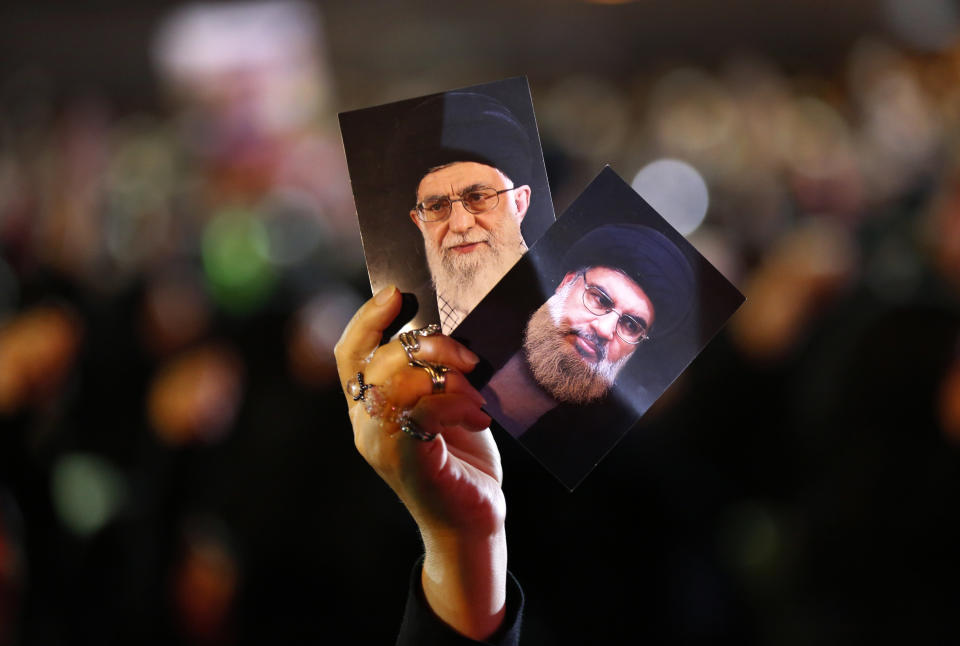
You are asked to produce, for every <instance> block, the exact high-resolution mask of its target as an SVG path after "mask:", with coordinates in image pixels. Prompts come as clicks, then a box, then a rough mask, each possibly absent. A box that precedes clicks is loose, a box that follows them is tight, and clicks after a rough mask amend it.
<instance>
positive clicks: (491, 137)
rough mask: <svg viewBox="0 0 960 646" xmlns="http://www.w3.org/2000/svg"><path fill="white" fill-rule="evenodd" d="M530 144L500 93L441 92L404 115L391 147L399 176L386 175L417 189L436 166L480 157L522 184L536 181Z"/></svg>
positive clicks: (412, 190) (390, 165)
mask: <svg viewBox="0 0 960 646" xmlns="http://www.w3.org/2000/svg"><path fill="white" fill-rule="evenodd" d="M530 148H531V144H530V137H529V136H528V135H527V132H526V131H525V130H524V128H523V126H522V124H521V123H520V122H519V121H518V120H517V118H516V117H515V116H514V115H513V113H512V112H510V110H509V109H508V108H507V107H506V106H505V105H503V104H502V103H500V102H499V101H497V100H496V99H494V98H491V97H489V96H486V95H484V94H477V93H475V92H447V93H445V94H438V95H436V96H433V97H430V98H428V99H426V100H424V101H423V102H422V103H419V104H418V105H417V106H416V107H415V108H413V109H412V110H410V112H408V113H407V114H406V115H404V116H403V117H402V118H401V120H400V124H399V127H398V129H397V131H396V133H395V135H394V137H393V140H392V142H391V144H390V146H389V149H388V152H387V155H388V159H387V168H388V169H391V171H392V172H393V175H394V176H393V177H388V178H386V181H387V182H389V183H391V184H394V185H397V186H402V187H404V188H403V190H404V191H409V194H410V195H413V193H415V192H416V190H417V186H418V185H419V183H420V180H421V179H422V178H423V176H424V175H426V174H427V172H428V171H429V170H430V169H431V168H435V167H437V166H443V165H446V164H451V163H453V162H478V163H480V164H486V165H487V166H492V167H494V168H497V169H499V170H500V171H501V172H502V173H504V174H505V175H506V176H507V177H509V178H510V179H511V180H512V181H513V183H514V186H520V185H522V184H527V183H528V182H529V181H530ZM388 172H390V171H388ZM408 187H409V188H408Z"/></svg>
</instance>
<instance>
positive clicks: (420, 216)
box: [413, 185, 522, 223]
mask: <svg viewBox="0 0 960 646" xmlns="http://www.w3.org/2000/svg"><path fill="white" fill-rule="evenodd" d="M521 187H522V185H521V186H511V187H510V188H504V189H501V190H499V191H498V190H497V189H495V188H493V187H492V186H484V187H481V188H480V189H478V188H477V187H472V188H467V189H464V190H463V191H461V192H460V193H459V194H458V195H459V196H460V197H459V198H458V199H456V200H451V199H450V197H449V196H447V195H444V196H443V197H444V198H445V199H446V200H447V201H449V202H450V211H449V212H448V213H447V214H446V215H445V216H444V217H442V218H438V219H436V220H427V219H426V218H424V217H423V205H424V202H422V201H421V202H418V203H417V204H415V205H414V207H413V210H414V211H416V213H417V218H418V219H419V220H420V221H421V222H428V223H429V222H445V221H447V220H449V219H450V216H451V215H453V205H454V204H456V203H457V202H460V204H462V205H463V208H464V210H465V211H466V212H467V213H469V214H470V215H480V214H481V213H487V212H488V211H492V210H494V209H495V208H497V207H498V206H500V194H501V193H506V192H507V191H513V190H515V189H518V188H521ZM482 189H490V190H492V191H494V195H493V197H495V198H496V199H497V202H496V204H494V205H493V206H491V207H490V208H488V209H484V210H483V211H472V210H471V209H470V207H468V206H467V203H466V202H465V201H464V197H463V196H464V195H466V194H467V193H470V192H473V191H477V190H482Z"/></svg>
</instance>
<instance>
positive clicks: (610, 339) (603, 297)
mask: <svg viewBox="0 0 960 646" xmlns="http://www.w3.org/2000/svg"><path fill="white" fill-rule="evenodd" d="M563 271H564V274H563V278H562V279H561V280H560V281H559V283H558V284H557V286H556V288H555V290H554V293H553V294H551V295H550V297H549V298H548V299H547V301H546V302H545V303H543V305H541V306H540V307H539V308H538V309H537V310H536V311H535V312H534V313H533V315H532V316H531V317H530V319H529V321H528V322H527V325H526V330H525V333H524V339H523V346H522V348H521V350H520V351H518V352H517V353H516V354H514V355H513V356H512V357H511V358H510V359H509V360H508V361H507V363H506V364H505V365H504V366H503V367H502V368H501V369H500V370H498V371H497V372H496V373H495V374H494V375H493V377H492V378H491V379H490V381H489V382H488V383H487V385H486V386H485V387H484V389H483V390H481V393H482V394H483V396H484V398H485V399H486V400H487V404H486V406H484V409H485V410H486V411H487V412H488V413H490V414H491V415H492V416H493V417H494V418H495V419H496V420H497V421H498V422H500V424H501V425H502V426H503V427H504V428H505V429H506V430H507V431H508V432H509V433H510V434H511V435H513V436H514V437H521V436H523V435H524V434H526V433H527V432H528V430H530V429H531V427H533V426H535V425H536V424H537V422H538V420H541V418H542V417H543V416H544V415H545V414H546V413H548V412H551V411H553V410H554V409H556V408H558V407H560V406H585V405H588V404H595V403H598V402H602V401H603V400H604V399H605V398H606V397H607V396H608V394H609V392H610V390H611V388H612V387H613V386H614V385H615V383H616V380H617V376H618V375H619V374H620V372H621V371H622V370H623V369H624V368H625V366H626V365H627V364H628V362H629V361H630V360H631V359H632V358H634V357H635V355H636V352H637V349H638V348H639V347H640V346H641V344H643V343H644V342H645V341H648V340H649V339H651V338H653V337H655V336H657V335H661V336H662V335H666V334H669V333H670V332H671V331H672V330H674V329H676V328H677V327H678V326H679V325H680V324H681V323H682V322H683V321H684V320H685V318H686V316H687V314H688V312H689V311H690V309H691V305H692V300H693V298H694V294H693V289H694V279H693V273H692V270H691V268H690V266H689V263H688V262H687V260H686V258H685V257H684V255H683V253H682V252H681V251H680V250H679V249H678V248H677V247H676V246H675V245H674V244H673V243H672V242H670V240H668V239H667V238H666V236H664V235H663V234H661V233H659V232H658V231H656V230H654V229H651V228H650V227H646V226H640V225H628V224H611V225H604V226H601V227H597V228H596V229H593V230H592V231H590V232H589V233H587V234H586V235H585V236H583V237H582V238H581V239H580V240H578V241H577V242H576V243H574V244H573V245H572V246H571V247H570V249H569V250H568V251H567V252H566V253H565V255H564V258H563ZM639 368H640V369H642V367H639ZM542 430H543V431H544V432H545V434H546V435H549V434H550V429H542Z"/></svg>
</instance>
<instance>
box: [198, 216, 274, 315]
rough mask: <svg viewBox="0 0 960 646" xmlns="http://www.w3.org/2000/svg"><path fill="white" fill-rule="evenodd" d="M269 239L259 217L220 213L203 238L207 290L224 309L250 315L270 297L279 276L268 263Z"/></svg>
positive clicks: (208, 226) (209, 225)
mask: <svg viewBox="0 0 960 646" xmlns="http://www.w3.org/2000/svg"><path fill="white" fill-rule="evenodd" d="M269 248H270V237H269V234H268V233H267V228H266V227H265V226H264V224H263V222H262V221H261V220H260V218H259V215H258V214H257V213H254V212H251V211H245V210H227V211H224V212H221V213H219V214H217V215H216V217H214V219H213V220H212V221H211V222H210V223H209V224H208V225H207V228H206V230H205V231H204V234H203V268H204V271H205V272H206V277H207V286H208V287H209V289H210V292H211V294H212V295H213V298H214V299H215V300H216V301H217V302H218V303H219V304H220V306H221V307H223V308H224V309H226V310H227V311H229V312H233V313H235V314H247V313H249V312H251V311H252V310H254V309H256V308H258V307H260V306H261V305H263V304H264V302H265V301H266V300H267V299H268V298H269V297H270V294H271V293H272V291H273V288H274V286H275V283H276V280H277V276H276V273H275V272H274V270H273V268H272V266H271V265H270V262H269V260H268V255H269Z"/></svg>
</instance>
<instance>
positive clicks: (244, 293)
mask: <svg viewBox="0 0 960 646" xmlns="http://www.w3.org/2000/svg"><path fill="white" fill-rule="evenodd" d="M958 36H960V7H958V4H957V3H956V2H954V1H953V0H844V1H842V2H829V3H828V2H805V1H803V0H785V1H783V2H778V3H767V2H762V1H761V0H731V1H729V2H723V3H717V2H709V1H708V0H677V1H675V2H671V3H651V2H626V3H618V2H611V1H610V0H607V1H606V2H596V3H590V2H578V1H574V0H555V1H553V2H533V1H532V0H520V1H518V2H502V1H501V2H489V3H485V4H477V5H473V4H471V5H470V6H469V7H467V6H465V5H461V4H460V3H446V2H440V1H439V0H426V1H424V2H419V3H416V4H415V6H405V5H402V4H401V3H393V2H387V1H386V0H374V1H371V2H345V1H330V2H322V3H321V2H312V3H311V2H305V1H298V0H278V1H265V2H247V3H216V4H174V3H163V2H149V3H148V2H136V1H127V2H122V3H121V2H116V1H111V0H101V1H98V2H92V3H69V2H40V3H36V2H33V3H26V2H14V3H5V5H4V8H3V9H0V646H7V645H14V644H44V645H49V644H52V645H56V644H85V643H99V644H113V643H144V644H153V643H156V644H222V645H228V644H246V643H290V644H299V643H304V644H306V643H311V644H317V643H329V642H331V641H332V642H334V643H364V644H365V643H392V639H393V637H394V635H395V632H396V629H397V627H398V625H399V620H400V616H401V613H402V609H403V603H404V600H405V597H406V591H407V585H408V579H409V572H410V568H411V567H412V564H413V562H414V560H415V559H416V557H417V556H418V554H419V552H420V547H419V543H418V538H417V535H416V532H415V528H414V526H413V524H412V522H411V521H409V520H408V519H407V517H406V514H405V512H404V510H403V509H402V507H401V505H400V504H399V503H398V502H397V501H396V499H395V498H394V496H393V495H392V494H391V492H390V491H389V490H388V489H387V487H386V486H385V485H383V484H382V483H381V482H380V481H379V479H378V478H377V477H376V475H375V474H374V473H373V471H372V470H370V469H369V468H368V467H367V466H366V465H365V464H364V463H363V461H362V459H361V458H360V457H359V456H358V455H357V454H356V452H355V450H354V448H353V442H352V437H351V433H350V431H349V426H348V424H347V419H346V415H345V407H344V405H343V400H342V395H341V394H340V392H339V390H338V386H337V382H336V376H335V368H334V365H333V358H332V352H331V350H332V347H333V344H334V343H335V342H336V340H337V338H338V337H339V334H340V331H341V329H342V327H343V325H344V324H345V322H346V321H347V320H348V318H349V316H350V315H351V314H352V312H353V311H354V310H355V308H356V307H357V306H358V305H359V304H360V303H361V302H362V301H363V300H364V299H365V298H367V297H368V296H369V287H368V283H367V280H366V275H365V270H364V264H363V257H362V252H361V247H360V240H359V233H358V230H357V227H356V224H355V214H354V208H353V200H352V196H351V194H350V184H349V179H348V177H347V174H346V169H345V162H344V156H343V152H342V148H341V145H340V141H339V134H338V131H337V128H336V113H337V112H338V111H343V110H351V109H356V108H360V107H366V106H368V105H373V104H377V103H383V102H388V101H394V100H399V99H404V98H410V97H413V96H417V95H420V94H424V93H429V92H437V91H443V90H447V89H452V88H456V87H462V86H466V85H471V84H475V83H482V82H487V81H492V80H496V79H499V78H503V77H506V76H513V75H519V74H525V75H527V76H528V77H529V79H530V83H531V87H532V92H533V100H534V107H535V109H536V111H537V115H538V120H539V125H540V132H541V137H542V140H543V144H544V152H545V157H546V162H547V171H548V174H549V176H550V181H551V186H552V190H553V197H554V202H555V206H556V211H557V213H558V214H559V213H561V212H562V210H563V209H564V208H565V207H566V205H567V204H569V203H570V202H571V201H572V199H573V198H574V197H575V196H576V195H577V194H578V193H579V192H580V191H581V190H582V188H583V187H584V186H585V185H586V184H587V183H588V182H589V180H590V179H592V177H593V176H594V175H595V174H596V173H597V172H598V171H599V170H600V168H602V166H603V164H605V163H609V164H611V165H612V166H613V168H614V170H616V171H617V172H618V173H620V174H621V175H622V176H623V177H624V178H625V179H627V181H631V182H632V183H633V185H634V187H635V188H636V189H637V190H638V191H639V192H640V193H641V195H643V196H644V197H645V198H647V199H648V201H650V202H651V203H652V204H653V205H654V206H655V207H657V208H658V209H660V210H661V212H663V213H664V215H665V216H666V217H667V218H668V219H669V220H670V221H671V222H672V223H673V224H674V225H675V226H676V227H677V228H678V229H680V230H681V231H683V232H684V234H685V235H688V236H689V239H690V240H691V242H693V244H694V245H695V246H696V247H697V248H698V249H700V251H701V252H702V253H703V254H704V255H706V256H707V257H708V258H709V259H710V260H711V261H712V262H714V264H716V265H717V267H718V268H719V269H720V270H721V271H722V272H723V273H724V274H725V275H726V276H727V277H728V278H729V279H730V280H731V281H733V283H734V284H736V285H737V286H738V287H739V288H740V289H741V290H742V291H743V292H744V293H745V294H746V296H747V298H748V301H747V303H746V305H745V306H744V307H743V308H742V310H741V311H740V312H739V313H738V314H737V315H736V317H735V318H734V319H733V320H732V321H731V323H730V324H729V325H728V326H727V328H726V329H725V330H724V331H723V332H722V333H721V334H720V335H719V336H718V337H717V338H716V339H715V340H714V342H713V343H712V344H711V345H710V346H709V348H708V349H707V350H706V352H704V354H703V355H702V356H701V357H699V358H698V359H697V360H696V361H695V362H694V363H693V365H692V366H691V367H690V368H689V369H688V370H687V372H686V373H685V374H684V375H683V376H681V378H680V379H679V380H678V381H677V382H676V383H675V384H674V386H673V387H672V388H671V389H670V390H669V391H668V392H667V394H666V395H665V396H664V398H663V399H662V400H661V401H660V402H659V403H658V404H657V406H656V407H655V408H654V409H653V410H651V411H650V412H649V413H648V414H647V415H646V417H645V418H644V419H643V420H642V421H641V422H640V423H639V424H638V425H637V426H636V427H635V428H634V429H633V430H632V432H631V433H630V434H629V435H628V436H627V437H626V439H625V440H624V441H623V442H622V443H621V444H620V445H619V446H618V447H617V448H616V449H614V450H613V452H612V453H611V454H610V455H609V456H608V458H607V459H606V460H605V461H604V462H602V463H601V464H600V466H599V467H598V468H597V470H596V471H595V472H594V474H593V475H591V476H590V477H589V478H588V479H587V480H586V481H585V483H584V484H583V485H581V486H580V487H579V488H578V489H577V490H576V491H575V492H574V493H572V494H571V493H568V492H566V491H565V490H564V489H563V488H562V487H561V486H560V485H559V484H558V483H557V482H556V481H555V480H553V478H552V477H551V476H550V475H549V474H548V473H546V472H545V471H543V470H542V468H541V467H540V466H539V465H538V464H537V463H536V462H535V461H534V460H533V459H532V458H530V457H529V456H527V455H526V454H525V452H524V451H523V450H522V449H521V448H520V447H519V446H518V445H516V444H515V443H513V442H511V441H510V440H509V438H508V437H506V436H498V439H499V443H500V447H501V451H502V453H503V458H504V465H505V475H506V480H505V490H506V493H507V500H508V506H509V510H510V512H509V520H508V529H509V531H508V535H509V545H510V559H511V569H512V570H513V571H514V572H515V573H516V574H517V576H518V577H519V578H520V580H521V582H522V584H523V586H524V589H525V591H526V594H527V606H526V615H525V628H524V633H525V637H524V643H527V644H579V643H606V644H621V643H623V644H626V643H671V644H718V643H733V644H744V645H751V644H757V645H768V644H778V645H780V644H783V645H788V646H789V645H793V644H811V643H817V644H827V645H829V644H861V643H863V644H866V643H870V644H875V643H887V642H891V641H896V642H899V643H911V644H946V643H958V640H960V612H958V607H960V592H958V591H960V585H958V581H960V556H958V554H957V552H958V550H960V521H958V517H960V504H958V503H960V447H958V444H960V152H958V151H960V148H958V141H960V39H958ZM401 215H402V216H403V220H404V221H406V217H405V214H398V218H399V217H401Z"/></svg>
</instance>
